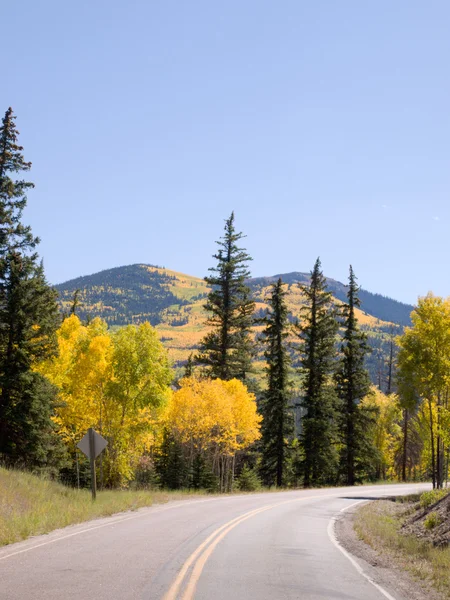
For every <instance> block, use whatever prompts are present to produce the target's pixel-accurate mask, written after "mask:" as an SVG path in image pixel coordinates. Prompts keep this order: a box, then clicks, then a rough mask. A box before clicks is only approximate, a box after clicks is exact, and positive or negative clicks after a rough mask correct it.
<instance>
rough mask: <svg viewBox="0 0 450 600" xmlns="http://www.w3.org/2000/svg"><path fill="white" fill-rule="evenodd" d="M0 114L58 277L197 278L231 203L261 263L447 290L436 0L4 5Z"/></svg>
mask: <svg viewBox="0 0 450 600" xmlns="http://www.w3.org/2000/svg"><path fill="white" fill-rule="evenodd" d="M1 14H2V16H1V22H2V34H1V39H2V48H3V52H2V56H3V61H2V67H1V86H0V98H1V104H2V105H3V108H1V106H0V110H1V112H2V113H3V112H4V110H6V109H7V107H8V106H9V105H11V106H12V107H13V109H14V111H15V113H16V115H17V125H18V128H19V131H20V132H21V138H20V139H21V142H22V144H23V145H24V147H25V157H26V159H27V160H31V161H32V162H33V169H32V171H31V174H30V179H31V180H33V181H34V182H35V184H36V189H35V190H34V191H32V192H30V194H29V203H28V204H29V206H28V208H27V211H26V221H27V222H29V223H30V224H31V225H32V227H33V230H34V233H35V234H37V235H39V236H40V237H41V238H42V244H41V246H40V253H41V255H42V256H43V257H44V262H45V267H46V273H47V277H48V279H49V280H50V281H51V282H52V283H59V282H62V281H65V280H67V279H69V278H73V277H76V276H78V275H87V274H90V273H94V272H96V271H98V270H101V269H105V268H109V267H115V266H119V265H125V264H131V263H135V262H145V263H152V264H158V265H162V266H165V267H167V268H171V269H174V270H178V271H184V272H186V273H190V274H192V275H198V276H204V275H205V274H206V272H207V268H208V267H209V266H211V265H212V264H213V263H214V261H213V259H212V258H211V254H212V253H213V252H214V251H215V244H214V240H216V239H217V238H218V237H219V236H220V235H222V227H223V220H224V219H225V218H226V217H227V216H228V215H229V214H230V212H231V211H232V210H234V211H235V213H236V221H237V227H238V228H239V229H240V230H242V231H244V232H245V233H246V234H247V239H246V240H245V245H246V247H247V250H248V251H249V252H250V253H251V254H252V256H253V257H254V261H253V263H252V266H251V268H252V273H253V274H254V275H255V276H259V275H272V274H275V273H284V272H289V271H309V270H310V269H311V268H312V266H313V263H314V260H315V258H316V257H317V256H318V255H320V256H321V259H322V264H323V267H324V271H325V273H326V274H327V275H328V276H330V277H334V278H336V279H339V280H341V281H342V280H345V279H346V277H347V272H348V265H349V263H352V264H353V267H354V269H355V271H356V274H357V275H358V277H359V282H360V284H361V285H362V286H363V287H365V288H366V289H369V290H371V291H376V292H380V293H383V294H386V295H389V296H392V297H394V298H397V299H399V300H404V301H408V302H414V301H415V300H416V298H417V296H418V295H423V294H425V293H427V291H428V290H433V291H434V292H435V293H437V294H441V295H448V294H450V283H449V273H450V240H449V224H450V202H449V192H450V67H449V58H450V35H449V23H450V3H449V2H448V0H439V1H437V0H434V1H433V0H429V1H428V2H424V1H423V0H394V1H392V0H389V1H388V0H377V1H376V2H375V1H373V2H362V1H361V0H352V1H346V0H341V1H336V0H328V1H325V0H316V1H314V2H312V1H302V0H280V1H279V2H274V1H272V0H239V1H237V0H227V1H226V2H215V1H214V0H202V1H197V0H189V1H184V0H177V1H171V0H138V1H133V0H128V1H126V2H125V1H123V0H121V1H119V0H89V1H87V0H78V1H77V2H62V1H61V0H39V1H36V0H14V1H12V0H10V1H9V2H7V3H6V2H5V3H3V5H2V10H1Z"/></svg>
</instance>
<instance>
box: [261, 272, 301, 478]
mask: <svg viewBox="0 0 450 600" xmlns="http://www.w3.org/2000/svg"><path fill="white" fill-rule="evenodd" d="M285 297H286V291H285V290H284V289H283V282H282V281H281V278H280V279H278V281H277V282H276V283H275V284H274V285H273V287H272V293H271V297H270V300H269V304H270V307H271V312H270V313H269V314H268V315H267V316H266V317H265V318H264V319H262V322H264V323H265V329H264V331H263V339H264V342H265V345H266V350H265V352H264V356H265V358H266V361H267V367H266V373H267V391H266V392H265V393H264V395H263V398H262V403H261V413H262V415H263V422H262V462H261V475H262V477H263V481H264V483H265V484H266V485H273V484H274V483H276V485H277V486H278V487H280V486H282V485H283V484H284V483H285V471H286V460H287V458H288V448H289V443H290V436H292V433H293V415H292V412H291V410H290V399H291V382H290V380H289V367H290V357H289V353H288V350H287V345H286V338H287V337H288V328H289V322H288V310H287V306H286V299H285Z"/></svg>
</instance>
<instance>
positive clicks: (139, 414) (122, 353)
mask: <svg viewBox="0 0 450 600" xmlns="http://www.w3.org/2000/svg"><path fill="white" fill-rule="evenodd" d="M58 345H59V355H58V356H57V357H55V358H53V359H52V360H49V361H46V362H45V363H43V364H42V365H40V366H39V371H40V372H41V373H42V374H43V375H45V376H46V377H47V378H48V379H49V380H50V381H51V382H52V383H53V384H54V385H56V386H57V387H58V388H59V390H60V400H61V402H60V405H59V406H58V407H57V409H56V417H55V420H56V422H57V423H58V425H59V430H60V433H61V435H62V437H63V438H64V440H65V441H66V443H68V444H69V445H70V447H71V448H72V449H73V448H74V446H75V444H76V443H77V442H78V441H79V440H80V438H81V437H82V436H83V435H84V434H85V433H86V431H87V429H88V428H89V427H94V428H95V429H96V430H97V431H99V432H100V433H101V434H102V435H103V436H104V437H105V438H106V439H107V440H108V448H107V452H106V455H105V463H104V469H105V473H106V479H107V481H108V483H110V484H117V485H120V484H122V483H123V482H125V481H126V480H128V479H130V478H131V477H132V475H133V468H134V466H135V464H136V462H137V460H138V458H139V457H140V456H141V455H142V453H143V452H144V451H145V450H146V449H148V448H149V447H150V445H151V444H152V443H153V441H154V437H155V429H156V428H157V427H158V426H159V425H158V419H159V416H160V412H161V410H162V407H163V406H164V405H165V403H166V402H167V399H168V397H169V395H170V388H169V384H170V382H171V380H172V373H171V369H170V366H169V361H168V358H167V353H166V351H165V349H164V347H163V346H162V344H161V342H160V341H159V339H158V336H157V334H156V332H155V330H154V329H153V328H152V327H151V326H150V324H149V323H144V324H143V325H140V326H133V325H129V326H128V327H124V328H122V329H120V330H119V331H117V332H116V333H114V334H111V333H110V332H109V331H108V328H107V325H106V323H104V322H103V321H102V320H101V319H98V318H97V319H94V320H93V321H92V322H91V323H89V324H88V325H83V324H82V323H81V322H80V320H79V319H78V317H76V316H75V315H72V316H71V317H69V318H67V319H65V320H64V321H63V323H62V325H61V327H60V329H59V331H58Z"/></svg>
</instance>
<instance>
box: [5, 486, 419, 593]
mask: <svg viewBox="0 0 450 600" xmlns="http://www.w3.org/2000/svg"><path fill="white" fill-rule="evenodd" d="M429 488H430V486H429V485H412V484H411V485H388V486H364V487H357V488H334V489H320V490H304V491H303V490H299V491H292V492H277V493H263V494H251V495H239V496H227V497H213V498H202V499H196V500H188V501H182V502H174V503H170V504H166V505H158V506H155V507H151V508H145V509H141V510H139V511H136V512H133V513H123V514H121V515H117V516H114V517H110V518H106V519H98V520H96V521H90V522H89V523H83V524H81V525H76V526H72V527H68V528H65V529H61V530H59V531H57V532H53V533H51V534H49V535H45V536H39V537H35V538H32V539H30V540H27V541H25V542H20V543H19V544H14V545H11V546H6V547H4V548H1V549H0V599H1V600H28V599H30V600H72V599H74V600H75V599H76V600H82V599H89V600H194V599H195V600H256V599H257V600H298V599H301V600H319V599H320V600H324V599H327V600H333V599H336V600H383V599H384V600H386V598H390V599H392V598H395V599H396V600H401V598H400V597H398V596H396V594H395V590H384V589H379V588H377V587H376V586H375V585H373V583H371V582H370V581H369V580H368V578H366V577H365V576H364V574H362V573H361V572H359V571H358V568H357V565H355V564H354V562H352V561H351V560H350V559H349V557H348V556H346V555H345V553H344V552H343V551H342V549H341V548H340V547H339V546H338V545H337V543H336V541H335V539H334V536H333V519H334V518H335V517H336V516H337V515H339V514H341V511H343V510H345V509H347V508H349V507H351V506H353V505H354V504H355V503H356V502H358V501H361V500H363V499H373V498H379V497H383V496H387V495H394V494H406V493H413V492H416V491H419V490H425V489H429Z"/></svg>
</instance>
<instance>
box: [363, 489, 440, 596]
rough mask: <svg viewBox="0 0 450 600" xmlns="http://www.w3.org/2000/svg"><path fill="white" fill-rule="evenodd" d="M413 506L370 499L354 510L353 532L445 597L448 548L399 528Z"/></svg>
mask: <svg viewBox="0 0 450 600" xmlns="http://www.w3.org/2000/svg"><path fill="white" fill-rule="evenodd" d="M406 500H407V499H406ZM413 500H417V498H414V499H413ZM416 508H417V505H416V504H414V503H413V502H412V501H405V499H402V501H401V502H398V503H395V502H389V501H386V500H377V501H376V502H371V503H370V504H367V505H365V506H363V507H362V508H360V509H359V511H358V512H357V513H356V517H355V523H354V526H355V530H356V533H357V534H358V536H359V537H360V538H361V539H362V540H363V541H364V542H366V543H367V544H369V545H370V546H372V548H374V549H375V550H378V551H380V552H381V553H382V554H383V555H384V556H386V555H388V557H389V559H391V560H392V561H393V563H394V564H395V565H397V566H399V567H400V568H402V569H405V570H408V571H410V572H411V573H412V574H413V575H414V576H415V577H417V578H419V579H421V580H424V581H426V582H429V583H431V584H432V585H433V586H434V587H435V588H436V589H437V590H438V591H439V592H441V593H443V595H444V597H445V598H450V548H448V547H447V548H443V549H442V548H436V547H434V546H433V545H432V544H431V543H430V542H429V541H428V540H424V539H421V538H420V537H417V536H416V535H412V534H405V533H403V532H401V531H400V528H401V526H402V525H403V523H404V522H405V520H406V519H407V517H408V516H409V515H411V514H412V513H413V512H414V511H415V510H416Z"/></svg>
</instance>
